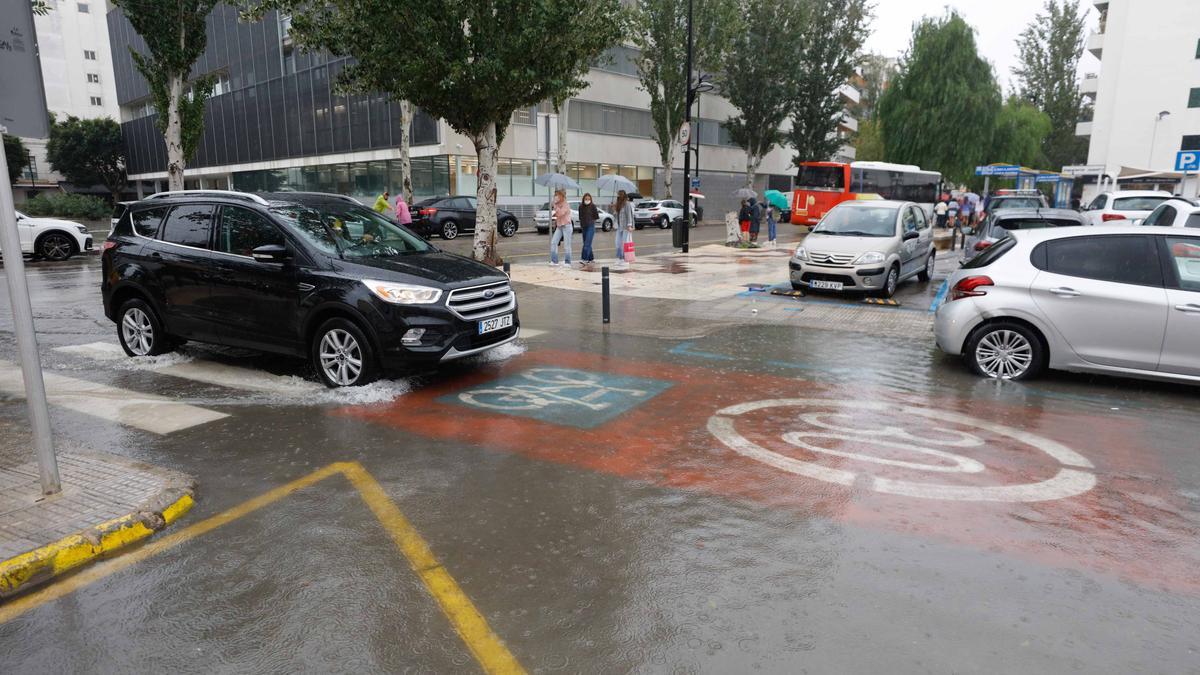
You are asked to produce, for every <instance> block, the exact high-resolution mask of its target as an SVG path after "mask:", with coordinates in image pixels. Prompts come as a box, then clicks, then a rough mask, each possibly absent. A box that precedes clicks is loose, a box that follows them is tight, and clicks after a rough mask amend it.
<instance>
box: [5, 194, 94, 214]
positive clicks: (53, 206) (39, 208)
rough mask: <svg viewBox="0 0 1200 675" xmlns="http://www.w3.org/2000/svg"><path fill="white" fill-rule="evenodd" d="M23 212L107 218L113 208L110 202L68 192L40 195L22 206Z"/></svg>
mask: <svg viewBox="0 0 1200 675" xmlns="http://www.w3.org/2000/svg"><path fill="white" fill-rule="evenodd" d="M21 210H22V211H24V212H25V213H27V214H29V215H31V216H59V217H63V218H87V219H91V220H99V219H101V218H107V217H108V216H109V215H110V214H111V212H112V207H110V206H109V205H108V202H106V201H104V200H103V199H100V198H99V197H93V196H91V195H76V194H69V193H66V192H50V193H46V194H40V195H38V196H36V197H34V198H33V199H30V200H29V201H27V202H25V203H24V204H22V205H21Z"/></svg>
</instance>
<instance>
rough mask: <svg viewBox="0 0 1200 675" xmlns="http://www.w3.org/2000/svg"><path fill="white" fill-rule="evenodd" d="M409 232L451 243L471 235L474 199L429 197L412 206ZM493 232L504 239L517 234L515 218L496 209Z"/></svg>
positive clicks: (473, 221) (473, 224)
mask: <svg viewBox="0 0 1200 675" xmlns="http://www.w3.org/2000/svg"><path fill="white" fill-rule="evenodd" d="M412 218H413V222H412V228H413V229H414V230H416V231H417V232H420V233H421V234H422V235H424V236H425V238H426V239H428V238H429V237H431V236H433V235H435V234H436V235H438V236H440V237H441V238H442V239H454V238H456V237H458V235H460V234H465V233H467V232H474V231H475V198H474V197H463V196H459V197H432V198H430V199H426V200H424V201H421V202H417V203H416V204H415V205H413V209H412ZM496 229H497V230H499V232H500V234H501V235H503V236H505V237H511V236H513V235H514V234H516V233H517V217H516V216H514V215H513V214H511V213H509V212H508V211H505V210H504V209H496Z"/></svg>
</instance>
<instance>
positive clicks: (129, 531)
mask: <svg viewBox="0 0 1200 675" xmlns="http://www.w3.org/2000/svg"><path fill="white" fill-rule="evenodd" d="M192 504H193V501H192V498H191V496H190V495H183V496H182V497H180V498H179V499H177V500H176V501H175V502H174V503H173V504H171V505H170V506H168V507H167V508H166V509H165V510H164V511H163V513H162V516H163V521H164V523H163V527H166V526H167V525H170V524H171V523H173V522H175V520H178V519H179V517H180V516H182V515H183V514H185V513H187V511H188V509H190V508H191V507H192ZM159 529H161V528H159ZM156 531H157V530H156V529H154V528H152V527H149V526H147V525H146V524H145V523H144V522H142V521H141V520H139V519H138V518H137V517H136V516H135V515H133V514H130V515H126V516H122V517H120V518H115V519H113V520H110V521H107V522H104V523H101V524H99V525H97V526H95V527H93V528H91V529H90V530H88V532H86V533H84V534H73V535H70V536H68V537H63V538H62V539H59V540H58V541H56V542H53V543H51V544H47V545H45V546H42V547H40V548H37V549H34V550H32V551H28V552H26V553H22V554H21V555H18V556H14V557H12V558H9V559H8V560H4V561H0V594H3V595H8V594H10V593H16V592H17V591H18V590H20V589H21V587H22V586H26V585H29V584H31V583H35V582H40V581H45V580H47V579H50V578H53V577H56V576H59V575H62V574H66V573H67V572H69V571H71V570H73V569H75V568H77V567H80V566H82V565H84V564H86V563H89V562H92V561H94V560H96V559H98V558H101V557H103V556H106V555H110V554H112V553H114V552H116V551H119V550H121V549H123V548H125V547H126V546H129V545H131V544H134V543H137V542H139V541H141V540H143V539H146V538H147V537H149V536H150V535H152V534H154V533H155V532H156ZM19 603H20V599H18V600H14V601H12V602H11V603H6V604H4V605H3V606H0V616H3V612H4V611H5V610H7V609H8V608H9V607H10V606H12V605H17V604H19Z"/></svg>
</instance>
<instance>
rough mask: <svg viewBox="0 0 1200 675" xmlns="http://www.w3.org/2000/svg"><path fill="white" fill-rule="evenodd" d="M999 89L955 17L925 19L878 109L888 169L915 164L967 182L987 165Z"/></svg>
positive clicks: (965, 28)
mask: <svg viewBox="0 0 1200 675" xmlns="http://www.w3.org/2000/svg"><path fill="white" fill-rule="evenodd" d="M999 109H1000V86H999V85H998V84H997V83H996V78H995V75H994V74H993V73H992V67H991V66H990V65H989V64H988V63H987V61H984V60H983V59H982V58H980V56H979V53H978V52H977V51H976V49H975V34H974V31H973V30H972V29H971V27H970V26H969V25H967V22H966V21H964V20H963V19H962V17H961V16H959V15H958V14H957V13H956V12H953V11H951V12H949V13H947V14H946V15H944V16H943V17H941V18H925V19H923V20H922V21H921V22H920V23H919V24H917V25H916V27H915V28H914V30H913V37H912V42H911V44H910V46H909V51H908V53H907V54H906V56H905V61H904V63H903V64H902V65H901V71H900V73H899V74H898V75H897V77H896V79H895V80H894V81H893V82H892V84H891V85H890V86H889V87H888V88H887V90H886V91H885V92H884V94H883V97H882V98H881V99H880V101H879V121H880V129H881V131H882V132H883V142H884V149H885V154H886V156H887V159H888V161H890V162H903V163H906V164H917V165H919V166H921V167H922V168H925V169H930V170H933V171H941V172H942V175H944V176H945V177H946V178H948V179H950V180H953V181H956V182H960V183H962V182H966V181H967V180H968V179H970V178H971V177H973V176H974V173H975V166H976V165H978V164H982V163H985V162H990V161H992V158H990V157H988V153H989V152H990V151H991V149H992V132H993V129H994V128H995V124H996V115H997V113H998V111H999Z"/></svg>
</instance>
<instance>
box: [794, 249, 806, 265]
mask: <svg viewBox="0 0 1200 675" xmlns="http://www.w3.org/2000/svg"><path fill="white" fill-rule="evenodd" d="M795 258H796V260H803V261H804V262H808V251H807V250H806V249H805V248H804V247H803V246H797V247H796V254H795Z"/></svg>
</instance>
